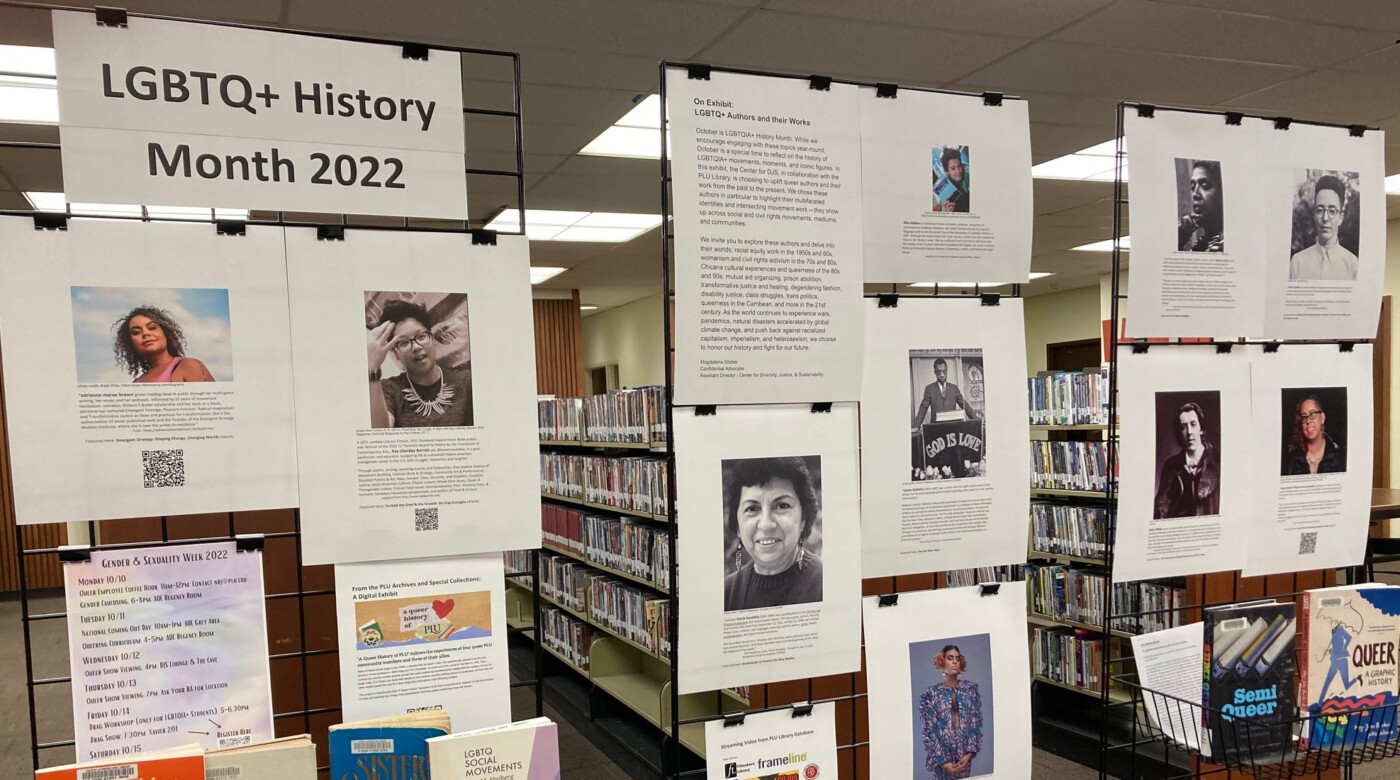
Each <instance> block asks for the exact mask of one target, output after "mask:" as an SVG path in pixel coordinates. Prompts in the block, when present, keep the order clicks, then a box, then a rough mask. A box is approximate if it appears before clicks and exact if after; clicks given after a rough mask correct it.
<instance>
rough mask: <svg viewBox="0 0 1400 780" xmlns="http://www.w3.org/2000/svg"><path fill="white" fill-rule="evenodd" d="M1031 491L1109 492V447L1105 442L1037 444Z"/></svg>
mask: <svg viewBox="0 0 1400 780" xmlns="http://www.w3.org/2000/svg"><path fill="white" fill-rule="evenodd" d="M1030 446H1031V487H1032V488H1039V489H1046V490H1106V489H1107V488H1108V484H1109V481H1110V479H1111V476H1110V475H1111V472H1110V470H1109V468H1108V444H1107V442H1101V441H1033V442H1031V443H1030Z"/></svg>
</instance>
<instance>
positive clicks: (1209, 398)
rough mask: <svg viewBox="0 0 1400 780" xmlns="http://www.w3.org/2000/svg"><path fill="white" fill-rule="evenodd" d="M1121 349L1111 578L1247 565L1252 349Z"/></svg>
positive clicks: (1251, 475)
mask: <svg viewBox="0 0 1400 780" xmlns="http://www.w3.org/2000/svg"><path fill="white" fill-rule="evenodd" d="M1251 349H1252V348H1246V347H1239V346H1236V347H1235V348H1234V349H1233V350H1232V351H1231V352H1228V353H1223V354H1222V353H1219V352H1217V351H1216V350H1215V348H1214V347H1212V346H1209V345H1201V346H1173V347H1165V346H1163V347H1153V348H1151V352H1150V353H1143V354H1134V353H1133V350H1132V347H1130V346H1123V347H1119V349H1118V377H1119V379H1118V383H1119V384H1118V395H1119V399H1120V402H1121V403H1120V406H1119V419H1120V428H1119V430H1120V431H1121V440H1122V443H1121V445H1120V448H1119V449H1120V460H1121V470H1120V471H1121V477H1120V483H1119V485H1120V487H1119V492H1118V531H1117V539H1116V543H1115V546H1114V553H1113V579H1114V580H1115V581H1117V582H1132V581H1136V580H1145V579H1155V578H1159V577H1179V576H1184V575H1188V574H1206V573H1209V572H1216V571H1230V570H1234V569H1238V568H1240V567H1241V566H1243V565H1244V562H1245V554H1246V549H1245V548H1246V545H1247V542H1248V540H1249V524H1250V517H1251V516H1252V515H1254V514H1255V513H1257V511H1258V508H1257V505H1256V504H1255V503H1254V499H1255V495H1254V489H1253V487H1252V485H1251V480H1253V479H1254V478H1255V474H1254V472H1253V469H1252V467H1251V465H1250V464H1251V463H1252V462H1253V461H1254V459H1255V458H1256V456H1257V454H1258V453H1257V452H1256V448H1255V441H1254V435H1253V431H1252V429H1251V423H1250V375H1249V368H1250V352H1251Z"/></svg>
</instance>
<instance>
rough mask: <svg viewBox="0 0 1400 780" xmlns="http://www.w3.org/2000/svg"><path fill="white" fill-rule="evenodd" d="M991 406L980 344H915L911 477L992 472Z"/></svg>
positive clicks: (940, 477)
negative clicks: (989, 465)
mask: <svg viewBox="0 0 1400 780" xmlns="http://www.w3.org/2000/svg"><path fill="white" fill-rule="evenodd" d="M929 380H932V381H929ZM986 407H987V387H986V373H985V371H984V367H983V364H982V350H981V349H980V348H976V347H973V348H968V349H946V348H945V349H914V350H910V351H909V409H910V410H911V411H912V412H913V415H914V418H913V422H912V423H910V426H909V428H910V431H909V436H910V479H911V481H914V482H927V481H931V480H945V479H966V478H968V477H985V476H987V471H986V456H987V446H986V435H987V415H986Z"/></svg>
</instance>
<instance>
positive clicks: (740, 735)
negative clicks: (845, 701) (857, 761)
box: [705, 702, 837, 780]
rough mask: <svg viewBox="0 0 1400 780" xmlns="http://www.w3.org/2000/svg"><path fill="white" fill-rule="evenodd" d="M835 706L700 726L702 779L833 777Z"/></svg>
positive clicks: (802, 706)
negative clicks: (702, 761) (703, 756)
mask: <svg viewBox="0 0 1400 780" xmlns="http://www.w3.org/2000/svg"><path fill="white" fill-rule="evenodd" d="M836 769H837V766H836V704H835V703H834V702H825V703H822V704H795V705H793V708H792V709H783V710H774V711H772V712H759V713H754V714H752V715H746V716H745V717H744V719H743V721H742V722H739V723H732V722H730V721H726V720H711V721H708V722H706V723H705V778H706V780H734V779H735V778H741V777H742V778H765V777H770V778H791V780H799V779H800V778H811V779H812V780H818V779H819V778H834V777H836V776H837V775H836Z"/></svg>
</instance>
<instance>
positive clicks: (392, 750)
mask: <svg viewBox="0 0 1400 780" xmlns="http://www.w3.org/2000/svg"><path fill="white" fill-rule="evenodd" d="M451 730H452V721H451V718H449V717H448V716H447V713H445V712H442V711H441V710H420V711H418V712H410V713H408V714H407V715H395V716H393V717H389V718H376V719H374V720H361V721H356V722H354V723H342V724H341V725H339V726H331V728H330V732H329V734H328V735H327V736H328V739H329V742H330V749H331V777H333V778H335V780H428V776H429V775H428V740H429V739H432V738H433V737H440V736H442V735H444V734H446V733H448V732H449V731H451Z"/></svg>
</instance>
